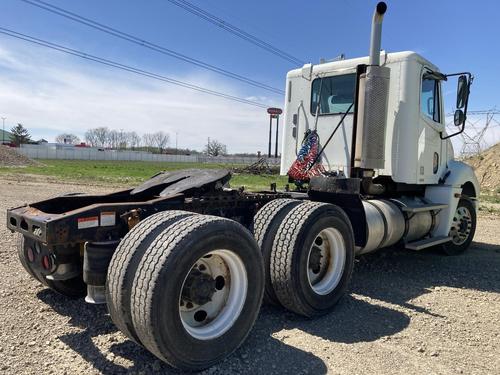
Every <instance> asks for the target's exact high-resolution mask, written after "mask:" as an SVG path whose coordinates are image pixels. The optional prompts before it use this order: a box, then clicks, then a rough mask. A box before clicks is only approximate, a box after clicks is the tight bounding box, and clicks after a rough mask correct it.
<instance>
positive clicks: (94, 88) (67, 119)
mask: <svg viewBox="0 0 500 375" xmlns="http://www.w3.org/2000/svg"><path fill="white" fill-rule="evenodd" d="M0 42H4V40H0ZM13 46H15V47H13ZM30 47H31V46H30ZM157 73H160V74H164V75H165V76H169V77H171V75H170V74H168V72H157ZM172 78H175V79H179V80H182V81H188V82H191V83H195V84H197V85H200V86H203V87H207V88H211V89H213V90H217V91H221V92H225V93H229V94H232V95H236V96H242V97H244V94H242V93H241V92H240V90H238V87H236V86H232V85H230V84H228V83H227V82H225V81H223V80H220V79H219V77H214V76H210V75H202V74H191V75H189V76H184V77H172ZM0 82H1V87H2V89H1V90H0V113H1V115H2V116H5V117H7V122H8V124H9V127H10V126H12V125H13V124H14V123H18V122H20V123H23V124H24V125H25V126H26V127H27V128H28V129H29V130H30V131H31V132H32V134H34V135H36V136H37V138H39V137H43V136H44V135H46V136H45V138H49V140H51V139H53V137H54V135H56V134H57V133H58V132H63V131H64V132H66V131H68V132H73V133H76V134H78V135H80V136H83V134H84V132H85V130H86V129H88V128H92V127H97V126H107V127H109V128H113V129H123V130H125V131H132V130H134V131H137V132H138V133H146V132H153V131H157V130H163V131H166V132H168V133H170V135H171V140H172V141H171V143H174V142H175V132H178V134H179V147H189V148H195V149H202V148H203V146H204V144H205V142H206V139H207V138H208V137H211V138H216V139H218V140H220V141H221V142H223V143H226V144H227V145H228V149H229V151H230V152H255V151H257V150H261V151H264V150H265V149H266V147H267V131H268V128H267V126H268V125H267V124H268V115H267V114H266V111H265V109H262V108H257V107H252V106H249V105H245V104H240V103H236V102H232V101H228V100H224V99H220V98H217V97H213V96H210V95H206V94H202V93H198V92H194V91H191V90H188V89H184V88H180V87H178V86H174V85H169V84H164V83H161V82H158V81H155V80H151V79H149V78H146V77H140V76H136V75H134V74H133V73H127V72H121V71H119V70H116V69H113V68H108V67H104V66H100V65H98V64H96V63H92V62H89V63H85V62H82V61H78V60H77V58H76V57H74V58H73V57H69V56H66V55H63V54H61V53H59V52H55V51H47V50H44V49H42V48H41V47H32V48H27V47H26V46H23V45H22V44H15V45H14V44H12V45H7V44H3V45H0ZM251 99H252V100H258V101H260V102H263V103H269V105H278V106H281V105H282V103H280V102H276V100H274V101H273V100H271V99H270V98H268V97H261V96H260V97H252V98H251ZM47 135H50V136H47Z"/></svg>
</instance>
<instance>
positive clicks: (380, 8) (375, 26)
mask: <svg viewBox="0 0 500 375" xmlns="http://www.w3.org/2000/svg"><path fill="white" fill-rule="evenodd" d="M386 10H387V4H386V3H384V2H383V1H381V2H380V3H378V4H377V7H376V8H375V12H373V18H372V34H371V39H370V62H369V64H370V65H380V46H381V44H382V21H383V20H384V14H385V12H386Z"/></svg>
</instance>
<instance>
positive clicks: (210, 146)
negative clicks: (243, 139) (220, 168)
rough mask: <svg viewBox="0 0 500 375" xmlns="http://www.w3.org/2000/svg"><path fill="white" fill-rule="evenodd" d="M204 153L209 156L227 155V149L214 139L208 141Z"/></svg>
mask: <svg viewBox="0 0 500 375" xmlns="http://www.w3.org/2000/svg"><path fill="white" fill-rule="evenodd" d="M204 152H205V153H206V154H207V155H210V156H222V155H226V154H227V147H226V145H225V144H223V143H221V142H219V141H218V140H216V139H212V140H210V139H209V140H208V143H207V145H206V147H205V151H204Z"/></svg>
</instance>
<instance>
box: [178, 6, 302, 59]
mask: <svg viewBox="0 0 500 375" xmlns="http://www.w3.org/2000/svg"><path fill="white" fill-rule="evenodd" d="M168 1H169V2H170V3H172V4H174V5H177V6H178V7H180V8H182V9H184V10H186V11H188V12H189V13H191V14H194V15H195V16H197V17H200V18H202V19H204V20H205V21H208V22H210V23H212V24H214V25H215V26H218V27H220V28H222V29H224V30H226V31H228V32H230V33H231V34H234V35H236V36H237V37H239V38H241V39H244V40H246V41H247V42H250V43H252V44H254V45H256V46H258V47H261V48H263V49H265V50H266V51H268V52H271V53H272V54H274V55H276V56H278V57H281V58H282V59H284V60H287V61H289V62H291V63H292V64H296V65H304V63H305V62H304V61H303V60H302V59H299V58H297V57H294V56H292V55H290V54H289V53H287V52H285V51H283V50H281V49H279V48H277V47H275V46H273V45H272V44H269V43H267V42H266V41H264V40H262V39H260V38H258V37H256V36H254V35H252V34H250V33H248V32H246V31H244V30H242V29H240V28H239V27H237V26H234V25H232V24H230V23H229V22H227V21H225V20H223V19H222V18H219V17H217V16H215V15H213V14H211V13H209V12H207V11H206V10H204V9H201V8H200V7H197V6H196V5H194V4H191V3H190V2H189V1H186V0H168Z"/></svg>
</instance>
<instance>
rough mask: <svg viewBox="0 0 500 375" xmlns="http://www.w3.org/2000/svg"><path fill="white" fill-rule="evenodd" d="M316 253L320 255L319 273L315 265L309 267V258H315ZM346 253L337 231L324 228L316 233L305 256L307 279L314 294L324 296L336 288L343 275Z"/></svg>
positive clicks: (342, 239) (341, 238)
mask: <svg viewBox="0 0 500 375" xmlns="http://www.w3.org/2000/svg"><path fill="white" fill-rule="evenodd" d="M318 249H319V250H318ZM318 251H320V253H321V258H320V268H319V271H318V268H317V267H316V266H317V264H315V265H316V266H315V267H311V257H312V256H313V257H314V256H317V255H315V254H314V252H316V253H317V252H318ZM346 253H347V251H346V246H345V242H344V237H343V236H342V234H341V233H340V231H339V230H338V229H335V228H326V229H323V230H322V231H321V232H319V233H318V235H317V236H316V237H315V239H314V242H313V244H312V245H311V247H310V248H309V254H308V256H307V279H308V281H309V285H310V287H311V289H312V290H313V291H314V293H316V294H319V295H326V294H328V293H331V292H332V291H333V290H334V289H335V288H336V287H337V285H338V284H339V282H340V279H341V278H342V275H343V273H344V272H343V271H344V266H345V261H346Z"/></svg>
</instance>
